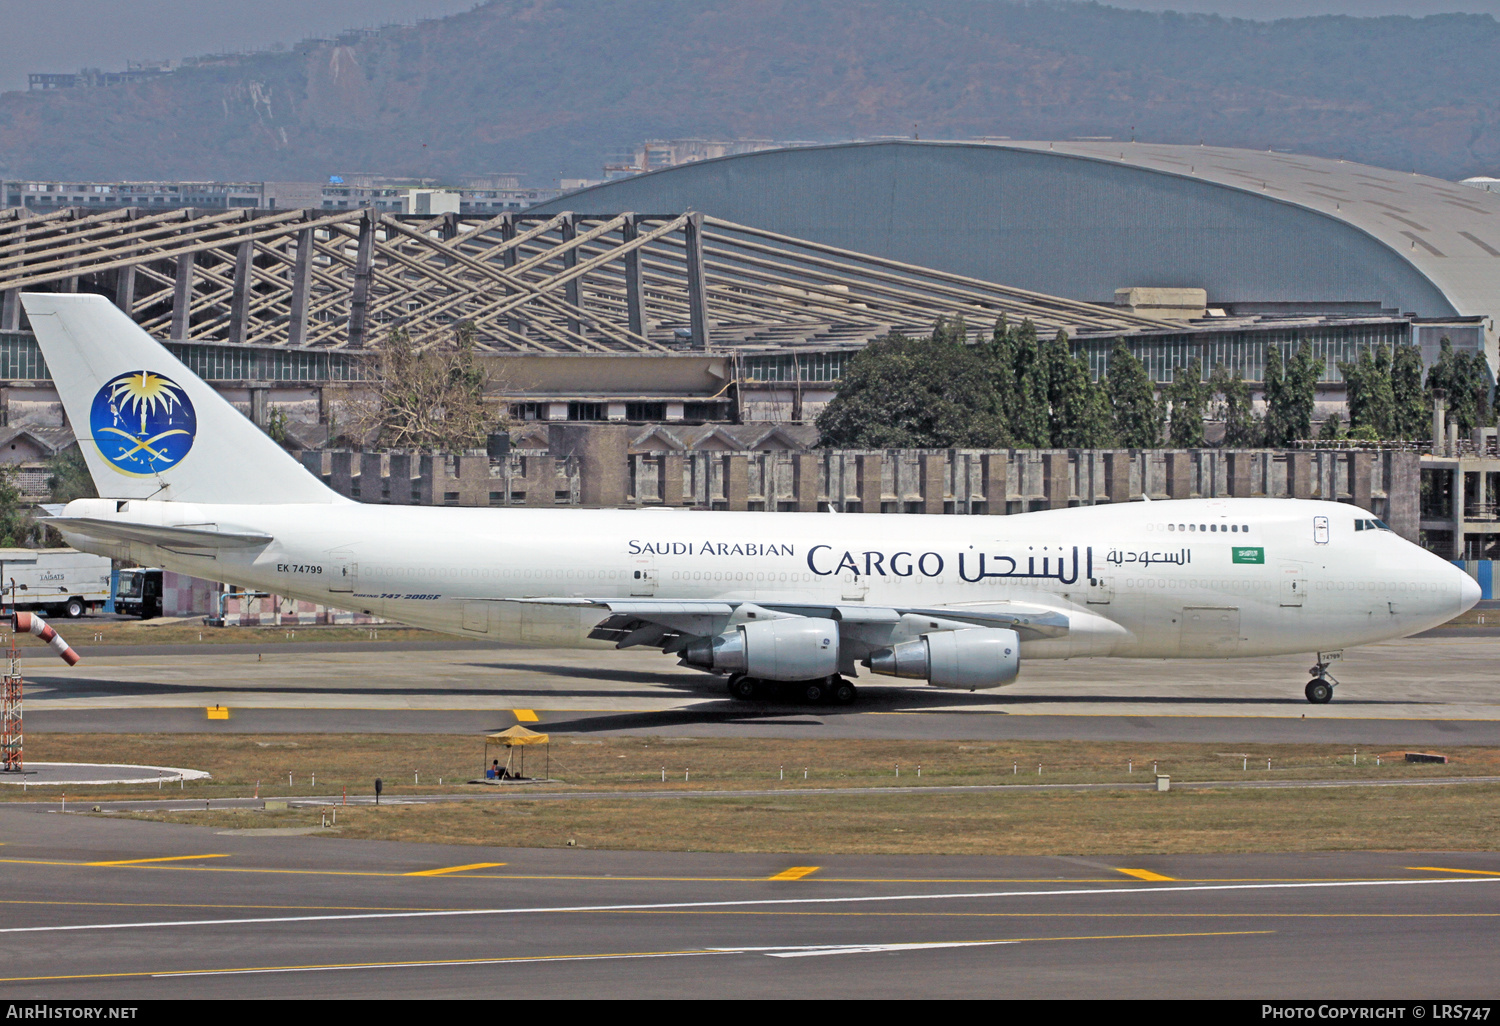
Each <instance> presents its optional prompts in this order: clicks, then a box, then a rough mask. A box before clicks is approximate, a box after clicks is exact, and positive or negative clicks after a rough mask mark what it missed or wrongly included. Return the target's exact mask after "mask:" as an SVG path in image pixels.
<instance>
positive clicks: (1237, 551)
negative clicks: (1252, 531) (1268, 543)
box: [1229, 545, 1266, 563]
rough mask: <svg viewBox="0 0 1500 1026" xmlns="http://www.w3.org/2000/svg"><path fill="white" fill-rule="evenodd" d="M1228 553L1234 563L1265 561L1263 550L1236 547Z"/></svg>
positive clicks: (1264, 551)
mask: <svg viewBox="0 0 1500 1026" xmlns="http://www.w3.org/2000/svg"><path fill="white" fill-rule="evenodd" d="M1229 552H1230V557H1231V559H1232V560H1233V561H1234V562H1236V563H1264V562H1265V561H1266V550H1265V549H1248V548H1241V547H1239V546H1238V545H1236V546H1235V547H1234V548H1232V549H1230V550H1229Z"/></svg>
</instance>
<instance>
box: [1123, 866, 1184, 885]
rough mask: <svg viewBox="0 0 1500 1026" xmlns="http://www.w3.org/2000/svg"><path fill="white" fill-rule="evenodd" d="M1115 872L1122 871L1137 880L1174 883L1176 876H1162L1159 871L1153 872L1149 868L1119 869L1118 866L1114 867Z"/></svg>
mask: <svg viewBox="0 0 1500 1026" xmlns="http://www.w3.org/2000/svg"><path fill="white" fill-rule="evenodd" d="M1115 872H1116V873H1124V874H1125V875H1126V876H1133V877H1135V878H1136V879H1137V880H1145V881H1147V882H1148V883H1161V882H1168V883H1176V882H1177V878H1176V877H1175V876H1162V875H1161V874H1160V873H1153V872H1151V870H1149V869H1119V868H1116V869H1115Z"/></svg>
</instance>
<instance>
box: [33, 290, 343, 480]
mask: <svg viewBox="0 0 1500 1026" xmlns="http://www.w3.org/2000/svg"><path fill="white" fill-rule="evenodd" d="M21 302H22V303H23V304H24V305H25V307H26V316H27V318H28V319H29V320H30V321H31V327H32V330H33V331H35V332H36V338H37V343H38V344H39V345H40V346H41V349H42V355H43V356H44V357H45V358H46V360H47V368H48V370H50V371H51V373H52V380H53V381H54V382H55V383H56V385H57V392H58V395H59V396H61V398H62V403H63V409H65V410H66V411H67V414H68V420H69V422H70V423H71V424H72V426H73V431H74V433H75V434H76V435H77V436H78V443H79V447H80V448H81V449H82V450H83V456H84V460H85V462H87V464H88V468H89V474H90V475H91V476H92V477H93V479H94V485H95V487H96V488H98V490H99V495H100V496H101V497H103V498H109V499H161V500H171V501H177V502H202V503H226V504H237V503H247V504H267V503H303V502H306V503H324V502H327V503H332V502H345V501H348V500H346V499H344V498H343V497H342V496H340V495H339V494H338V493H337V492H335V491H333V490H332V489H330V488H328V487H327V486H325V485H324V484H323V482H321V481H319V480H318V479H317V478H315V477H313V476H312V475H311V474H309V473H308V472H307V470H306V469H305V468H304V467H303V466H302V465H301V464H300V463H298V462H297V461H296V460H294V459H293V458H292V457H291V454H289V453H288V452H287V451H286V450H285V449H283V448H282V447H281V446H279V445H277V444H276V442H274V441H273V440H272V439H271V438H270V437H269V436H268V435H267V434H266V433H265V432H263V431H262V430H261V429H260V428H258V427H256V426H255V424H253V423H252V422H251V421H250V420H249V419H248V418H246V417H245V416H244V415H243V414H242V413H240V412H239V411H238V410H236V409H235V408H234V407H233V406H231V405H230V404H229V402H228V401H227V400H226V399H225V398H224V397H223V396H221V395H219V393H217V392H215V391H214V390H213V388H211V387H210V386H209V385H208V384H206V383H205V382H204V381H203V380H202V379H201V378H199V377H198V376H197V375H196V374H194V373H193V372H192V371H190V370H188V368H187V367H186V366H185V365H184V364H183V363H182V362H181V361H179V360H178V359H177V358H176V357H174V356H173V355H172V354H171V353H169V352H168V351H167V350H166V348H165V347H164V346H162V345H161V343H159V342H157V341H156V340H155V339H153V338H152V337H151V336H150V335H148V334H146V333H145V332H144V331H142V330H141V328H140V327H138V326H137V325H136V324H135V322H134V321H132V320H131V319H130V318H129V317H127V316H126V315H125V314H124V313H123V312H122V311H120V310H119V309H118V308H116V307H115V305H114V304H113V303H111V302H110V301H109V300H108V299H106V298H105V297H103V296H93V295H82V294H72V293H27V294H24V295H23V296H22V297H21Z"/></svg>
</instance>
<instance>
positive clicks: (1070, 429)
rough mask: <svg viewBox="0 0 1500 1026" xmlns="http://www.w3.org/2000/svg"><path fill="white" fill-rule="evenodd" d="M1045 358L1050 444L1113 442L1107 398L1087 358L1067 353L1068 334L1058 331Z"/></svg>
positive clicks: (1074, 446)
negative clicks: (1049, 407)
mask: <svg viewBox="0 0 1500 1026" xmlns="http://www.w3.org/2000/svg"><path fill="white" fill-rule="evenodd" d="M1050 349H1051V352H1050V353H1049V358H1048V382H1049V389H1048V391H1049V395H1050V397H1051V398H1050V404H1051V408H1052V446H1053V448H1056V449H1099V448H1105V447H1108V446H1109V445H1111V444H1113V440H1114V425H1113V424H1112V422H1111V420H1112V418H1111V417H1110V415H1109V400H1108V397H1106V396H1105V395H1104V390H1103V388H1102V387H1101V386H1099V385H1097V384H1095V383H1094V380H1093V375H1091V374H1090V373H1089V364H1088V358H1087V357H1086V356H1084V355H1083V354H1082V353H1080V354H1078V355H1077V356H1073V355H1070V354H1069V352H1068V350H1069V346H1068V334H1067V332H1065V331H1059V332H1058V333H1057V338H1056V340H1055V341H1054V342H1053V343H1052V345H1051V347H1050Z"/></svg>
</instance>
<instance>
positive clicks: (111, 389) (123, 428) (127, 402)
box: [89, 370, 198, 477]
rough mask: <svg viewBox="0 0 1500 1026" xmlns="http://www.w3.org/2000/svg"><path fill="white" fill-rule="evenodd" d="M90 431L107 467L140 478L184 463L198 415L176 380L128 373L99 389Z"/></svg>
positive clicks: (142, 372) (149, 372)
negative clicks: (183, 459)
mask: <svg viewBox="0 0 1500 1026" xmlns="http://www.w3.org/2000/svg"><path fill="white" fill-rule="evenodd" d="M89 427H90V429H91V433H92V434H93V436H94V444H95V445H97V446H98V447H99V452H100V453H101V454H102V455H103V456H104V458H105V460H107V461H108V462H109V465H110V466H112V467H114V468H115V469H116V470H118V471H119V472H120V473H122V474H129V475H130V476H132V477H143V476H150V475H153V474H159V473H161V472H162V471H164V470H170V469H171V468H173V467H175V466H177V464H178V463H180V462H182V458H183V457H184V456H186V455H187V454H188V450H189V449H191V448H192V447H193V437H194V436H195V435H196V434H197V432H198V415H197V414H196V413H195V412H194V411H193V404H192V402H191V401H189V399H188V397H187V393H186V392H185V391H184V390H183V388H182V386H181V385H179V384H177V383H176V382H175V381H173V380H171V379H170V378H166V377H163V376H162V375H160V374H156V373H153V372H152V371H143V370H142V371H131V372H130V373H129V374H121V375H120V376H119V377H116V378H114V379H112V380H111V381H110V382H108V383H107V384H106V385H105V386H104V387H103V388H101V389H99V393H98V394H97V395H95V396H94V405H93V408H92V409H91V410H90V411H89Z"/></svg>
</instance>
